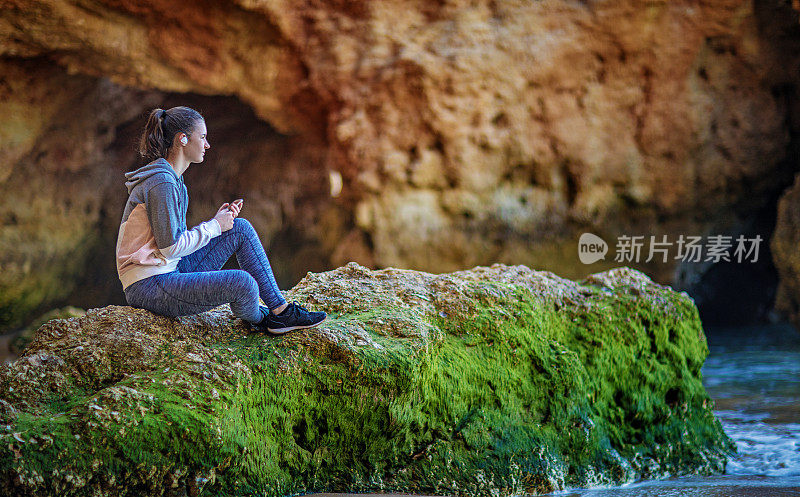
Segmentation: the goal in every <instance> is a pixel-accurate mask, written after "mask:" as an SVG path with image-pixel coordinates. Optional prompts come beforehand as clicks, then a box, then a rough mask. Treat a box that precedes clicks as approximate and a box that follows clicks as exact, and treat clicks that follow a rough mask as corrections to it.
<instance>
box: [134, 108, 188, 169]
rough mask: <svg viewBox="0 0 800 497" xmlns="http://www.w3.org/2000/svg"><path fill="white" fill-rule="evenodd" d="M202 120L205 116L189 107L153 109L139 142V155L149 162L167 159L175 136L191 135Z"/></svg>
mask: <svg viewBox="0 0 800 497" xmlns="http://www.w3.org/2000/svg"><path fill="white" fill-rule="evenodd" d="M202 120H203V116H201V115H200V113H199V112H197V111H196V110H194V109H190V108H189V107H182V106H181V107H173V108H171V109H169V110H164V109H153V110H152V111H150V117H148V118H147V124H145V125H144V133H142V138H141V140H140V141H139V155H141V156H142V157H144V158H145V159H147V160H148V161H154V160H156V159H158V158H161V157H166V156H167V153H168V152H169V148H170V147H171V146H172V139H173V138H175V135H176V134H178V133H181V132H182V133H186V134H187V135H191V134H192V130H193V129H194V127H195V125H196V124H197V122H198V121H202Z"/></svg>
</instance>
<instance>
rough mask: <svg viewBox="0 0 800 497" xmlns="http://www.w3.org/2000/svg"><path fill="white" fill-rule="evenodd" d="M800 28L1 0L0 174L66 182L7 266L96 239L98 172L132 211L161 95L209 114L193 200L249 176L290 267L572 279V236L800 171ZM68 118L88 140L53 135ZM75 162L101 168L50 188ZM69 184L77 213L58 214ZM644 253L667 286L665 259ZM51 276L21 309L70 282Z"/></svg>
mask: <svg viewBox="0 0 800 497" xmlns="http://www.w3.org/2000/svg"><path fill="white" fill-rule="evenodd" d="M754 9H756V10H754ZM798 39H800V38H798V23H797V14H796V12H794V11H792V10H791V7H789V6H783V5H782V4H781V5H778V4H776V5H774V6H773V5H766V4H765V3H763V2H761V3H758V5H754V3H753V2H746V1H743V0H718V1H703V2H688V1H677V2H663V3H652V2H649V3H646V2H633V1H621V2H580V3H575V2H571V3H570V2H563V1H539V2H527V1H526V2H517V1H510V0H508V1H493V2H488V1H487V2H460V1H453V2H446V3H443V4H436V5H431V4H430V3H429V2H422V1H419V2H417V1H411V0H405V1H386V2H366V1H364V2H341V1H329V2H317V1H315V2H310V1H297V2H279V1H273V0H264V1H257V0H249V1H247V0H240V1H238V2H207V1H206V2H199V3H197V2H194V3H190V4H175V3H174V2H173V3H166V2H153V1H145V2H132V1H128V0H113V1H102V2H95V3H93V4H92V5H91V6H88V5H83V4H77V3H76V2H68V1H63V0H62V1H57V0H51V1H41V2H35V1H30V2H26V1H14V2H8V1H7V2H5V3H4V10H3V11H2V14H0V56H2V58H3V59H2V60H3V68H4V69H3V71H2V74H0V83H2V84H0V94H4V95H5V96H7V98H3V99H2V100H1V101H0V109H3V112H2V113H3V115H8V116H12V118H11V119H8V118H4V119H3V120H2V122H0V138H2V141H3V143H2V144H0V158H2V159H3V161H2V164H0V181H1V182H2V183H0V185H2V186H0V188H3V189H4V190H6V191H9V192H10V191H12V190H13V191H19V192H21V191H28V193H27V194H26V195H27V196H28V198H30V199H34V198H39V197H40V196H42V195H44V194H43V193H42V190H41V189H37V188H35V187H33V184H32V183H29V181H30V180H29V179H28V178H29V177H28V176H27V175H25V174H23V171H25V170H27V169H28V168H27V167H26V164H30V163H31V161H32V160H36V161H39V162H38V163H40V164H41V166H40V170H41V171H42V174H41V177H40V181H41V182H42V184H45V185H51V186H50V188H54V189H57V190H58V193H57V194H54V195H46V197H47V198H46V200H41V202H44V203H43V204H42V205H40V206H37V210H36V216H34V217H36V219H29V220H27V223H28V224H27V226H29V229H30V234H29V235H26V236H27V238H26V240H27V243H29V244H30V245H29V247H28V248H25V249H24V251H23V252H24V254H25V255H24V256H23V255H18V256H14V257H16V258H14V257H11V256H9V255H7V253H4V255H2V256H0V265H3V267H6V266H7V265H8V264H18V265H19V264H22V266H24V264H25V262H19V261H23V260H27V261H29V266H30V268H31V269H30V270H29V271H28V272H25V271H22V272H20V273H13V278H11V277H4V278H6V279H4V280H2V283H0V284H1V285H3V288H8V289H13V288H20V284H21V283H20V281H21V279H26V278H28V277H29V276H30V275H33V274H35V273H37V271H42V274H45V273H47V274H51V272H52V269H51V268H52V267H53V266H56V267H61V266H63V265H65V264H67V261H70V262H69V263H68V265H70V266H71V267H73V270H72V273H70V274H73V273H74V272H75V271H78V272H80V271H81V268H85V267H86V264H87V262H88V260H89V258H90V257H92V255H91V254H96V253H102V251H103V250H107V249H108V247H109V240H112V239H113V237H114V236H115V234H116V226H115V223H116V222H118V220H117V219H116V217H117V213H116V211H115V210H114V209H113V208H107V209H106V210H105V211H104V210H103V209H102V208H101V207H99V206H98V201H97V194H96V191H97V186H98V185H101V188H100V190H101V191H102V197H103V199H105V200H106V201H107V202H108V203H109V204H111V205H116V204H114V202H118V203H119V205H122V202H123V201H124V199H122V198H120V196H121V195H122V193H121V191H120V190H121V186H120V180H119V175H120V174H121V172H122V171H124V170H126V169H127V168H130V167H132V166H133V165H134V164H135V162H136V159H135V156H134V155H133V154H132V152H131V150H132V149H131V147H130V144H131V143H132V142H134V141H135V137H136V134H137V133H138V127H141V126H142V125H143V122H144V119H143V118H142V113H143V112H145V111H146V110H148V109H149V108H152V107H155V106H164V102H168V103H173V104H180V103H184V102H186V101H191V102H192V103H193V104H195V105H196V106H197V107H198V110H200V111H201V112H204V115H206V120H207V125H208V128H209V134H210V138H211V139H212V151H214V152H215V153H216V154H217V155H216V156H209V157H207V159H206V164H204V165H203V166H201V167H202V168H203V169H202V172H201V170H200V169H198V170H196V171H193V170H190V171H189V172H188V173H187V182H189V185H190V194H191V195H192V201H193V203H192V209H191V210H190V214H191V216H193V217H194V220H196V221H201V220H203V219H204V215H205V213H206V211H208V212H211V215H213V210H214V209H215V205H214V204H215V203H217V202H218V203H221V202H222V201H225V200H227V199H228V198H227V197H226V195H238V196H244V195H249V197H247V196H246V197H245V198H247V199H249V200H250V202H249V203H248V204H247V207H246V209H247V208H249V209H251V210H250V214H249V218H250V219H251V220H252V221H253V222H254V224H255V225H256V227H257V228H259V231H260V232H261V233H262V236H264V237H266V238H267V241H266V243H265V244H266V245H268V246H270V248H271V249H272V251H273V252H274V255H273V258H275V259H276V260H277V264H276V265H277V267H279V268H283V269H279V270H280V271H283V275H282V277H283V281H284V282H292V283H293V282H294V281H296V280H297V278H298V276H299V275H301V274H302V273H303V272H304V271H305V270H308V269H314V270H320V269H324V268H326V267H330V266H333V265H340V264H342V263H344V262H346V261H348V260H351V259H355V260H358V261H359V262H361V263H364V264H370V265H376V266H389V265H393V266H401V267H411V268H417V269H423V270H427V271H435V272H439V271H448V270H453V269H458V268H464V267H469V266H473V265H476V264H487V263H491V262H507V263H524V264H528V265H530V266H533V267H537V268H543V269H550V270H554V271H557V272H559V273H562V274H564V275H565V276H570V277H577V276H582V275H583V274H586V273H589V272H595V271H598V270H600V269H604V268H605V267H609V266H614V265H617V263H615V262H614V261H611V260H608V261H606V262H599V263H597V264H595V265H592V266H591V267H585V266H582V265H581V264H580V262H579V261H578V258H577V255H576V247H577V244H576V240H577V237H578V235H580V233H582V232H584V231H591V232H594V233H598V234H601V235H603V236H604V237H606V239H608V240H609V241H611V240H613V238H614V237H617V236H619V235H622V234H629V235H632V234H643V235H663V234H667V235H670V236H672V235H676V234H678V233H685V234H691V235H704V234H727V233H735V232H737V230H741V229H742V228H741V227H742V226H744V225H746V224H747V222H748V219H749V216H751V213H752V212H754V211H757V210H759V209H762V208H763V207H764V206H766V205H769V203H770V201H772V200H773V199H774V198H775V196H776V195H777V194H778V192H779V191H781V190H782V189H783V188H784V187H785V186H787V184H788V183H789V182H790V178H791V175H792V173H793V171H794V169H795V165H794V163H793V157H794V156H793V155H792V154H793V152H792V150H793V147H794V146H793V142H792V136H793V133H794V132H795V131H796V129H794V128H793V124H792V123H793V122H795V120H792V115H793V113H794V104H792V102H794V101H796V90H795V84H796V82H797V75H796V70H794V67H795V65H794V64H795V63H796V61H797V57H796V52H797V47H796V45H797V40H798ZM67 82H69V83H67ZM69 85H72V86H69ZM91 91H94V92H95V93H94V95H95V97H93V98H91V99H89V101H88V102H84V103H81V102H83V101H80V100H79V99H73V98H71V96H72V95H75V94H76V93H79V92H91ZM175 92H180V93H181V94H182V95H179V94H175ZM51 95H55V96H51ZM59 95H60V96H59ZM228 96H233V97H236V100H237V101H234V100H233V99H230V98H226V97H228ZM105 100H108V103H103V102H105ZM248 108H249V109H248ZM56 109H57V110H56ZM250 109H251V110H252V114H251V110H250ZM59 112H60V114H58V113H59ZM87 113H88V115H90V116H92V115H102V117H103V119H104V120H105V121H107V124H105V125H103V126H102V127H100V126H98V125H97V123H95V122H93V120H91V119H85V118H84V116H85V115H86V114H87ZM59 115H61V116H64V117H63V118H59V117H58V116H59ZM76 116H81V118H80V119H77V120H76V119H75V117H76ZM265 123H266V124H265ZM59 127H60V128H61V129H66V130H67V131H63V132H64V133H66V134H67V135H68V136H81V137H84V138H82V139H81V140H68V141H67V140H62V141H61V142H60V143H57V142H56V140H54V138H53V131H54V129H58V128H59ZM253 130H256V131H253ZM215 132H217V135H216V142H215V141H213V140H214V138H215V135H214V133H215ZM124 147H128V148H124ZM120 148H123V150H120ZM43 152H44V155H42V154H43ZM212 159H213V160H212ZM109 161H111V162H114V163H115V164H116V165H115V168H116V169H115V174H116V176H114V177H110V176H106V175H105V173H104V171H105V172H107V171H108V169H107V164H108V162H109ZM58 171H61V173H58ZM67 172H68V173H69V174H68V175H67V176H69V179H67V180H64V178H63V177H62V176H63V175H65V174H66V173H67ZM117 173H119V174H117ZM59 174H62V176H59ZM15 175H16V176H15ZM76 175H77V176H76ZM78 176H81V177H84V178H90V177H98V178H101V179H100V180H97V181H95V180H87V181H88V183H87V184H89V185H91V188H89V187H86V188H84V187H77V186H76V187H74V188H73V187H69V188H65V187H63V184H64V183H63V182H64V181H67V183H68V184H72V183H71V182H74V181H77V180H76V179H75V178H76V177H78ZM338 177H341V178H342V190H341V194H340V195H338V196H336V197H335V198H334V197H331V195H330V190H331V189H330V186H331V185H330V184H329V183H330V181H329V178H338ZM14 178H19V179H17V180H15V179H14ZM15 181H16V182H15ZM59 181H61V183H59ZM334 182H335V181H334ZM23 185H24V186H23ZM56 185H62V186H56ZM193 186H194V187H195V188H194V189H193ZM8 198H9V197H8V196H7V195H6V196H5V197H4V200H3V201H2V208H3V209H4V210H5V211H6V212H7V213H8V212H15V213H17V214H15V215H17V217H19V216H18V211H17V210H16V209H18V207H17V206H16V204H12V202H11V201H10V200H5V199H8ZM68 203H69V204H70V205H73V206H74V205H79V204H80V205H82V204H84V203H89V204H91V205H92V206H93V207H91V208H88V209H84V213H85V216H84V217H82V218H81V219H80V221H76V222H75V226H76V227H74V228H69V229H63V228H61V227H60V226H61V224H59V223H63V222H64V221H63V219H64V218H69V217H70V216H69V215H67V214H64V215H62V217H58V216H56V217H54V218H52V219H51V216H53V215H54V214H53V211H56V212H61V211H64V212H66V211H65V208H64V206H65V205H67V204H68ZM45 204H47V205H45ZM119 209H120V210H121V207H120V208H119ZM6 215H7V216H8V215H9V214H6ZM243 215H244V213H243ZM70 219H71V218H70ZM50 226H54V227H52V228H48V227H50ZM290 226H291V227H290ZM7 228H8V225H7V224H6V223H4V225H3V228H2V229H3V231H2V232H1V233H0V244H3V246H13V245H14V244H15V243H17V240H18V238H15V237H18V236H19V235H18V234H15V232H13V230H12V231H10V230H9V229H7ZM26 229H28V228H26ZM44 233H50V234H52V235H45V234H44ZM49 236H52V237H53V239H59V240H69V241H68V242H63V244H62V245H59V246H58V248H57V249H53V248H48V249H45V248H44V247H45V246H47V245H48V244H49V243H50V242H49V238H48V237H49ZM89 237H95V238H96V239H99V240H101V242H98V243H95V244H94V249H93V250H95V252H92V251H91V250H87V249H85V247H86V246H88V245H90V244H87V243H86V240H87V238H89ZM59 243H61V242H59ZM111 247H113V245H111ZM45 254H49V255H45ZM67 254H69V255H67ZM45 261H46V262H47V263H48V264H49V268H48V269H43V264H44V263H45ZM639 267H642V268H643V269H645V270H647V272H648V273H650V274H651V275H653V276H654V277H655V278H656V279H657V280H659V281H662V282H667V283H669V282H672V281H673V280H674V275H675V271H676V265H675V262H670V263H666V264H651V265H645V264H641V265H639ZM40 268H42V269H40ZM100 274H103V273H100ZM107 277H108V278H109V279H111V280H113V279H114V277H115V275H114V274H113V273H112V274H109V275H107ZM47 278H49V277H44V276H42V277H41V278H40V279H41V282H40V283H36V284H33V283H31V285H32V286H31V290H30V291H29V292H28V293H27V294H26V295H34V294H35V295H36V297H31V299H32V300H31V302H37V305H38V303H41V302H48V301H52V300H54V299H56V298H57V297H56V296H54V295H56V294H58V297H63V296H64V294H65V291H61V292H60V293H59V292H55V293H53V291H52V290H51V289H50V288H51V287H52V284H51V283H52V282H49V283H48V282H45V280H47ZM9 291H10V290H9ZM15 299H16V300H15ZM18 301H19V297H14V298H8V299H6V300H5V301H3V302H0V307H2V306H6V307H8V306H11V307H13V306H14V305H16V304H15V302H18Z"/></svg>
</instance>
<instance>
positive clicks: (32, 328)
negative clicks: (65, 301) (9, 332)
mask: <svg viewBox="0 0 800 497" xmlns="http://www.w3.org/2000/svg"><path fill="white" fill-rule="evenodd" d="M85 314H86V311H85V310H83V309H81V308H79V307H73V306H70V305H68V306H66V307H61V308H58V309H53V310H51V311H48V312H46V313H44V314H42V315H41V316H39V317H38V318H36V319H34V320H33V322H32V323H31V324H30V325H28V326H27V327H26V328H24V329H23V330H22V331H20V332H19V334H17V336H16V337H14V338H13V339H12V340H11V341H10V342H9V344H8V349H9V352H11V353H12V354H14V355H20V354H21V353H22V349H24V348H25V347H26V346H27V345H28V344H29V343H30V342H31V340H33V335H34V334H35V333H36V330H38V329H39V328H40V327H41V326H42V325H43V324H45V323H46V322H48V321H50V320H53V319H69V318H79V317H82V316H84V315H85Z"/></svg>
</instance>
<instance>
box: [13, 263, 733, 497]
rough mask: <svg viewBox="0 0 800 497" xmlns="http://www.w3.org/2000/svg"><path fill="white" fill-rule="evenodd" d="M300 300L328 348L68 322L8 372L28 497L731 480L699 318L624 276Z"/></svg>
mask: <svg viewBox="0 0 800 497" xmlns="http://www.w3.org/2000/svg"><path fill="white" fill-rule="evenodd" d="M287 297H288V298H289V299H293V300H298V301H300V302H301V303H305V304H308V305H310V306H312V307H314V308H318V309H325V310H327V311H328V312H329V314H330V317H329V319H328V321H326V322H325V323H323V325H321V326H320V327H319V328H316V329H311V330H304V331H301V332H294V333H291V334H288V335H286V336H284V337H270V336H265V335H262V334H257V333H251V332H249V330H248V329H247V328H246V327H245V326H244V324H243V323H242V322H241V321H240V320H238V319H235V318H233V316H232V315H231V313H230V309H229V308H228V307H227V306H224V307H220V308H217V309H215V310H212V311H209V312H206V313H203V314H199V315H196V316H190V317H185V318H179V319H168V318H164V317H160V316H156V315H154V314H152V313H150V312H147V311H144V310H137V309H132V308H128V307H117V306H110V307H106V308H103V309H93V310H90V311H88V312H87V313H86V315H85V316H84V317H81V318H72V319H68V320H56V321H50V322H48V323H46V324H45V325H43V326H42V327H41V328H40V329H39V330H38V332H37V334H36V336H35V337H34V340H33V342H32V343H31V344H29V346H28V347H27V348H26V349H25V350H24V352H23V355H22V357H20V358H19V359H18V360H17V361H16V362H14V363H12V364H10V365H6V366H3V368H2V369H1V370H0V392H2V399H3V400H0V491H2V492H4V493H7V494H9V495H60V496H63V495H131V496H133V495H137V496H138V495H187V494H188V495H270V496H272V495H275V496H278V495H290V494H301V493H306V492H312V491H334V492H361V491H395V492H420V493H422V492H424V493H439V494H445V493H446V494H455V495H476V494H493V495H510V494H522V493H541V492H548V491H551V490H554V489H560V488H564V487H566V486H594V485H607V484H619V483H623V482H629V481H632V480H634V479H637V478H655V477H662V476H665V475H682V474H691V473H703V474H707V473H719V472H722V471H724V468H725V464H726V458H727V456H728V455H730V454H731V453H732V451H733V450H734V448H733V444H732V443H731V441H730V440H729V439H728V438H727V437H726V435H725V433H724V432H723V430H722V428H721V426H720V423H719V422H718V421H717V419H716V418H715V417H714V415H713V413H712V410H711V409H712V403H711V401H710V399H709V397H708V395H707V394H706V392H705V390H704V388H703V386H702V383H701V374H700V368H701V366H702V365H703V361H704V360H705V357H706V355H707V354H708V349H707V347H706V341H705V337H704V335H703V331H702V328H701V324H700V320H699V318H698V314H697V309H696V307H695V306H694V303H693V302H692V300H691V299H690V298H689V297H688V296H687V295H686V294H683V293H677V292H674V291H672V290H671V289H669V288H666V287H662V286H659V285H656V284H654V283H653V282H651V281H650V280H649V279H648V278H647V277H646V276H644V275H643V274H641V273H638V272H636V271H633V270H630V269H627V268H621V269H615V270H612V271H608V272H605V273H601V274H598V275H593V276H591V277H589V278H587V279H586V280H584V281H582V282H578V283H576V282H573V281H569V280H565V279H562V278H559V277H557V276H555V275H553V274H552V273H548V272H538V271H532V270H530V269H528V268H526V267H524V266H513V267H511V266H502V265H494V266H492V267H488V268H487V267H478V268H475V269H472V270H469V271H461V272H456V273H450V274H442V275H432V274H427V273H422V272H416V271H406V270H397V269H385V270H381V271H370V270H368V269H366V268H363V267H361V266H358V265H356V264H353V263H351V264H348V265H347V266H346V267H343V268H339V269H336V270H334V271H330V272H326V273H321V274H312V273H309V275H308V276H307V277H306V278H305V279H304V280H303V281H301V282H300V283H299V284H298V285H297V287H295V288H294V289H293V290H291V291H290V292H288V295H287Z"/></svg>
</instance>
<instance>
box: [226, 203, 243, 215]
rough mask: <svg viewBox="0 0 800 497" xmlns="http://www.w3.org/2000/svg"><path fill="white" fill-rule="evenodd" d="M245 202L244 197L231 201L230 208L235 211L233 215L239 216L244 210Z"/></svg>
mask: <svg viewBox="0 0 800 497" xmlns="http://www.w3.org/2000/svg"><path fill="white" fill-rule="evenodd" d="M243 203H244V199H241V198H237V199H236V200H234V201H233V202H231V203H230V205H229V206H228V208H229V209H230V210H231V212H233V217H239V212H241V210H242V204H243Z"/></svg>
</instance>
